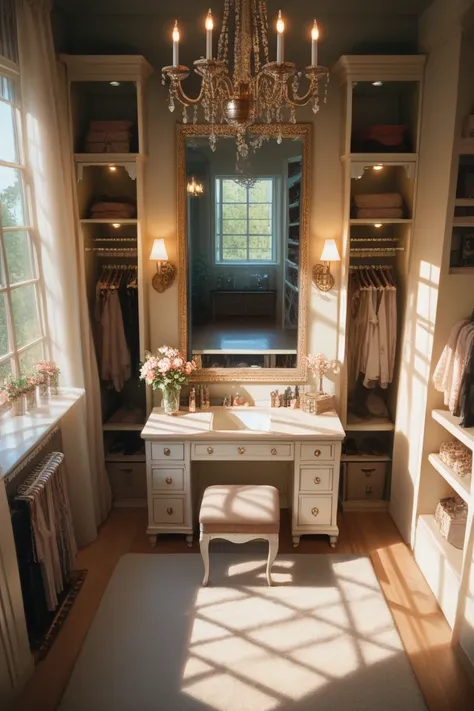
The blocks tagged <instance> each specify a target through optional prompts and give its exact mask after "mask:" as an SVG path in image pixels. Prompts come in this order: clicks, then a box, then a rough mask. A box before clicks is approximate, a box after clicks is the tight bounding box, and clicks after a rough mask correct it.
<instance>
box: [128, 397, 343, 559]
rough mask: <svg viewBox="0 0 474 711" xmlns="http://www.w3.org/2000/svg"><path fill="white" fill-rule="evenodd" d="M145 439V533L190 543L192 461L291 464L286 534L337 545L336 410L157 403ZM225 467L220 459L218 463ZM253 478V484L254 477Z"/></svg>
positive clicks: (338, 450)
mask: <svg viewBox="0 0 474 711" xmlns="http://www.w3.org/2000/svg"><path fill="white" fill-rule="evenodd" d="M141 436H142V438H143V439H144V440H146V467H147V492H148V528H147V534H148V536H149V538H150V541H151V543H152V544H153V545H155V544H156V538H157V535H158V534H159V533H184V534H185V535H186V541H187V543H188V545H191V543H192V540H193V521H194V515H193V513H194V512H193V508H194V507H193V501H194V497H193V476H192V462H193V461H212V460H217V461H222V462H225V461H242V462H243V463H244V466H245V461H272V460H273V461H291V462H294V464H293V486H292V487H291V491H292V495H291V497H290V499H291V500H290V508H291V531H292V536H293V544H294V545H295V546H297V545H298V544H299V541H300V537H301V536H302V535H304V534H315V533H320V534H326V535H328V536H329V541H330V544H331V546H332V547H333V548H334V547H335V545H336V542H337V537H338V534H339V529H338V527H337V501H338V487H339V468H340V459H341V442H342V440H343V439H344V436H345V433H344V430H343V428H342V425H341V422H340V420H339V418H338V416H337V414H336V413H335V412H327V413H325V414H324V415H316V416H315V415H308V414H306V413H304V412H302V411H301V410H291V409H289V408H273V409H272V408H264V407H250V408H246V407H243V408H224V407H211V408H210V409H209V410H205V411H199V412H195V413H189V412H179V413H178V414H177V415H176V416H174V417H169V416H167V415H165V414H163V411H162V410H160V409H158V408H156V409H154V410H153V412H152V413H151V415H150V417H149V418H148V421H147V423H146V425H145V427H144V429H143V430H142V433H141ZM223 467H225V464H223ZM256 483H258V482H256Z"/></svg>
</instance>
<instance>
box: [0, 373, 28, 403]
mask: <svg viewBox="0 0 474 711" xmlns="http://www.w3.org/2000/svg"><path fill="white" fill-rule="evenodd" d="M1 389H2V392H3V393H4V398H5V402H9V403H13V402H15V401H16V400H19V399H20V398H21V397H22V395H26V393H27V392H28V390H29V385H28V381H27V379H26V378H24V377H20V378H9V379H8V380H7V381H6V382H5V383H3V385H2V386H1Z"/></svg>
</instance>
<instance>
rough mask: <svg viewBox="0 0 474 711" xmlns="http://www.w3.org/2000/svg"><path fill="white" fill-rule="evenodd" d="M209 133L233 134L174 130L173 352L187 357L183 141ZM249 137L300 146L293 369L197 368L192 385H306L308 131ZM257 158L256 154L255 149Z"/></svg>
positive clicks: (272, 128) (223, 129)
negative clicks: (175, 283)
mask: <svg viewBox="0 0 474 711" xmlns="http://www.w3.org/2000/svg"><path fill="white" fill-rule="evenodd" d="M212 130H213V131H214V133H215V135H216V136H217V137H219V136H235V130H234V129H233V128H232V127H231V126H228V125H220V126H214V128H213V129H211V126H209V125H207V124H205V125H203V124H181V123H178V124H176V175H177V191H178V195H177V208H178V215H177V223H178V292H179V313H180V327H179V348H180V351H181V352H182V353H184V354H187V353H188V243H187V233H188V230H187V194H186V139H187V138H189V137H191V136H194V137H206V136H209V135H210V134H211V131H212ZM251 132H252V133H254V134H260V135H262V134H263V135H264V136H269V137H270V138H273V139H276V138H277V137H278V136H279V135H281V137H282V138H283V139H285V138H293V139H295V138H299V139H301V141H302V143H303V151H302V157H303V171H302V178H303V185H302V196H301V213H300V223H301V230H300V256H299V259H300V272H299V282H298V289H299V303H298V345H297V361H296V368H258V369H257V368H201V369H198V370H196V371H195V372H194V373H193V374H192V376H191V377H190V380H191V381H192V382H201V383H212V382H214V383H216V382H240V383H292V384H298V383H305V382H306V380H307V364H306V338H307V335H306V334H307V319H308V284H309V271H308V251H309V249H308V247H309V203H310V192H311V185H312V183H311V174H312V171H311V167H312V155H313V151H312V125H311V124H309V123H298V124H279V125H274V124H268V125H267V124H258V125H255V126H253V127H252V130H251ZM257 155H258V149H257Z"/></svg>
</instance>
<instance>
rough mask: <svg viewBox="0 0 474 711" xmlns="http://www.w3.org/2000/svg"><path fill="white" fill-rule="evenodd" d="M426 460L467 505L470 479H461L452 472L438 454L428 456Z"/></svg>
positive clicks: (466, 477) (469, 496)
mask: <svg viewBox="0 0 474 711" xmlns="http://www.w3.org/2000/svg"><path fill="white" fill-rule="evenodd" d="M428 459H429V461H430V464H431V465H432V466H433V467H434V468H435V469H436V471H437V472H438V473H439V474H441V476H442V477H443V479H445V480H446V481H447V482H448V484H449V485H450V486H451V487H452V488H453V489H454V491H455V492H456V493H457V494H459V496H460V497H461V498H462V499H464V501H465V502H466V503H468V502H469V501H470V499H471V477H470V476H465V477H464V478H463V477H460V476H459V475H458V474H456V473H455V472H453V470H452V469H450V468H449V467H448V465H447V464H445V463H444V462H443V461H442V459H441V457H440V456H439V454H430V455H429V457H428Z"/></svg>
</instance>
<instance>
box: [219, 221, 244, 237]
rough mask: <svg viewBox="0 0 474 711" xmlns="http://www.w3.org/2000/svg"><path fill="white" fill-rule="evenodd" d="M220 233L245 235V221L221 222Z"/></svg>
mask: <svg viewBox="0 0 474 711" xmlns="http://www.w3.org/2000/svg"><path fill="white" fill-rule="evenodd" d="M222 232H223V234H225V235H246V234H247V220H222Z"/></svg>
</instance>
